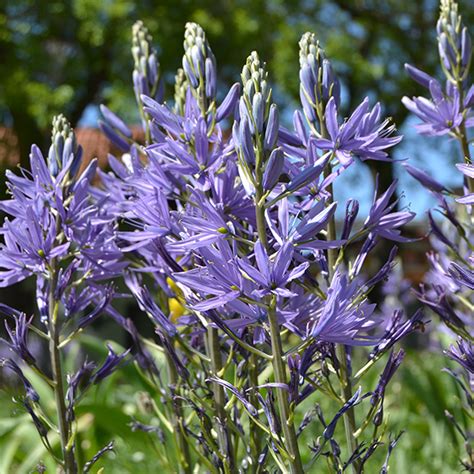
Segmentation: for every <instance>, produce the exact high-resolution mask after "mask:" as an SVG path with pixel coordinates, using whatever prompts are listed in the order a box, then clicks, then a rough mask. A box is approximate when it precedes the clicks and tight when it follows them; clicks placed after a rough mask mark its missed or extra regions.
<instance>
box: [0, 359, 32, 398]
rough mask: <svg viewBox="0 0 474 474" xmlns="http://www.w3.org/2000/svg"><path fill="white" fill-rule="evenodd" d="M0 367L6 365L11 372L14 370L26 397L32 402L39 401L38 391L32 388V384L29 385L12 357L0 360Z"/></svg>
mask: <svg viewBox="0 0 474 474" xmlns="http://www.w3.org/2000/svg"><path fill="white" fill-rule="evenodd" d="M0 367H6V368H8V369H10V370H11V371H12V372H15V374H16V375H17V376H18V378H19V379H20V380H21V382H22V383H23V386H24V387H25V390H26V396H27V398H29V399H30V400H31V401H32V402H35V403H37V402H39V399H40V397H39V395H38V392H37V391H36V390H35V389H34V388H33V385H31V383H30V381H29V380H28V379H27V378H26V377H25V374H24V373H23V371H22V370H21V369H20V367H19V366H18V364H17V363H16V362H15V361H14V360H13V359H2V360H0Z"/></svg>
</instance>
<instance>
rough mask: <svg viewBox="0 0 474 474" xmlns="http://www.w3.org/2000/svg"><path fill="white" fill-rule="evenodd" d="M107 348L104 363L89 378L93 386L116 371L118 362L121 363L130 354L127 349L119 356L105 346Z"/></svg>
mask: <svg viewBox="0 0 474 474" xmlns="http://www.w3.org/2000/svg"><path fill="white" fill-rule="evenodd" d="M107 348H108V350H109V353H108V354H107V357H106V359H105V361H104V363H103V364H102V365H101V366H100V367H99V368H98V369H97V370H96V371H95V372H94V374H93V375H92V377H91V380H92V383H94V384H97V383H99V382H100V381H102V380H104V379H105V378H106V377H108V376H109V375H111V374H112V373H113V372H114V371H115V370H116V369H117V367H118V365H119V364H120V362H122V360H123V359H124V358H125V357H126V356H127V355H128V353H129V352H130V349H127V350H126V351H124V352H122V353H121V354H116V353H115V352H114V350H113V349H112V346H111V345H110V344H107Z"/></svg>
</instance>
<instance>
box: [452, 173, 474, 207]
mask: <svg viewBox="0 0 474 474" xmlns="http://www.w3.org/2000/svg"><path fill="white" fill-rule="evenodd" d="M456 166H457V168H458V170H460V171H461V172H462V173H463V174H464V176H466V179H468V180H474V165H465V164H457V165H456ZM456 201H457V202H460V203H461V204H467V205H473V204H474V193H468V194H466V195H465V196H463V197H460V198H457V199H456Z"/></svg>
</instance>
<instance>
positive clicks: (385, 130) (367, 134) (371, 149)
mask: <svg viewBox="0 0 474 474" xmlns="http://www.w3.org/2000/svg"><path fill="white" fill-rule="evenodd" d="M380 115H381V110H380V105H379V104H377V105H376V106H375V107H374V109H373V110H369V100H368V99H367V98H366V99H365V100H364V101H363V102H362V103H361V104H360V105H359V106H358V107H357V109H356V110H355V111H354V112H353V113H352V115H351V116H350V117H349V118H348V119H347V120H346V121H345V122H344V123H343V124H342V125H341V126H339V123H338V119H337V107H336V103H335V101H334V99H333V98H331V99H330V100H329V102H328V104H327V106H326V112H325V115H324V117H325V122H326V128H327V131H328V134H329V138H320V139H318V140H316V146H317V147H318V148H320V149H321V150H325V151H331V152H332V153H334V155H335V156H336V158H337V159H338V160H339V162H340V163H341V164H343V165H348V164H350V163H351V162H352V160H353V155H356V156H359V157H360V158H361V159H362V160H368V159H372V160H380V161H387V160H388V157H387V153H386V152H385V151H384V150H385V149H386V148H389V147H392V146H394V145H396V144H397V143H398V142H400V140H401V139H402V137H392V136H390V135H391V134H392V132H393V131H394V130H395V127H394V126H389V121H388V120H385V121H384V122H382V123H380Z"/></svg>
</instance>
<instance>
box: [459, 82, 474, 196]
mask: <svg viewBox="0 0 474 474" xmlns="http://www.w3.org/2000/svg"><path fill="white" fill-rule="evenodd" d="M456 87H457V89H458V91H459V107H460V109H461V110H463V108H464V89H463V84H462V79H461V78H458V79H457V81H456ZM457 138H458V141H459V143H460V145H461V150H462V154H463V160H464V161H465V163H466V164H468V165H471V164H472V158H471V152H470V151H469V142H468V140H467V131H466V121H465V118H463V121H462V123H461V125H460V126H459V133H458V134H457ZM466 182H467V186H468V188H469V192H470V193H473V192H474V180H473V179H471V178H469V177H466Z"/></svg>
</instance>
